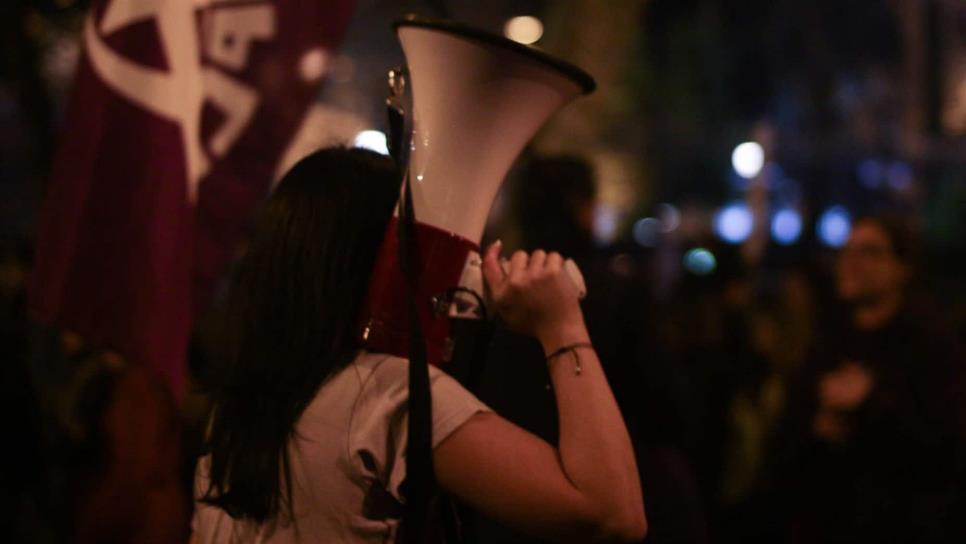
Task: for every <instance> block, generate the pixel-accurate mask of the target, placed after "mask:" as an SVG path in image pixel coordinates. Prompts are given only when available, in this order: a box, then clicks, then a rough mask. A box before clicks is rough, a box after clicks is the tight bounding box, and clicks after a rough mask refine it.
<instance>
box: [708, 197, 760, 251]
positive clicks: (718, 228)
mask: <svg viewBox="0 0 966 544" xmlns="http://www.w3.org/2000/svg"><path fill="white" fill-rule="evenodd" d="M754 223H755V220H754V216H753V215H752V213H751V210H750V209H749V208H748V206H746V205H744V204H741V203H734V204H729V205H727V206H725V207H724V208H722V209H721V210H720V211H719V212H718V213H717V214H715V216H714V231H715V233H716V234H717V235H718V236H719V237H720V238H721V239H722V240H724V241H725V242H728V243H730V244H740V243H741V242H744V241H745V240H746V239H747V238H748V236H750V235H751V229H752V227H753V226H754Z"/></svg>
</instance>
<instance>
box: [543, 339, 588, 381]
mask: <svg viewBox="0 0 966 544" xmlns="http://www.w3.org/2000/svg"><path fill="white" fill-rule="evenodd" d="M579 348H588V349H594V345H593V344H591V343H590V342H578V343H576V344H570V345H567V346H564V347H562V348H560V349H558V350H556V351H554V352H553V353H551V354H550V355H547V363H548V364H549V363H550V362H551V361H553V360H554V359H555V358H557V357H559V356H561V355H563V354H564V353H568V352H569V353H571V354H573V356H574V374H575V375H577V376H580V373H581V372H583V370H584V369H583V367H582V366H581V365H580V355H579V354H577V350H578V349H579Z"/></svg>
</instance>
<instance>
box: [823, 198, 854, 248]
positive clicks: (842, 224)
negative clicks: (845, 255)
mask: <svg viewBox="0 0 966 544" xmlns="http://www.w3.org/2000/svg"><path fill="white" fill-rule="evenodd" d="M815 230H816V233H817V234H818V238H819V240H821V241H822V243H823V244H825V245H826V246H829V247H842V246H844V245H845V242H847V241H848V239H849V234H850V233H851V232H852V217H851V216H850V215H849V211H848V210H847V209H845V207H844V206H832V207H830V208H828V209H827V210H825V211H824V212H822V215H821V216H820V217H819V218H818V224H817V225H816V227H815Z"/></svg>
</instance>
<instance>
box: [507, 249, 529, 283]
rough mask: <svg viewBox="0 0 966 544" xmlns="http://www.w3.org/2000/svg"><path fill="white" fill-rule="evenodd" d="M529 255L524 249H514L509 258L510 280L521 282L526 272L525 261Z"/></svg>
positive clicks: (526, 261)
mask: <svg viewBox="0 0 966 544" xmlns="http://www.w3.org/2000/svg"><path fill="white" fill-rule="evenodd" d="M529 260H530V257H529V256H528V255H527V252H526V251H516V252H514V253H513V257H511V258H510V273H509V274H508V276H509V277H510V281H511V282H514V281H515V282H521V281H523V279H524V278H525V277H526V273H527V263H528V262H529Z"/></svg>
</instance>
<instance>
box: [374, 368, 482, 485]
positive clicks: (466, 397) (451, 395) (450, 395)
mask: <svg viewBox="0 0 966 544" xmlns="http://www.w3.org/2000/svg"><path fill="white" fill-rule="evenodd" d="M429 383H430V389H431V391H432V395H433V440H432V445H433V448H434V449H435V448H436V446H438V445H439V444H440V443H442V442H443V440H446V439H447V438H449V436H450V435H451V434H453V433H454V432H456V430H457V429H459V428H460V427H462V426H463V424H464V423H466V422H467V421H468V420H469V419H470V418H471V417H473V416H474V415H476V414H478V413H481V412H489V411H491V410H490V408H489V407H487V406H486V405H485V404H483V402H482V401H480V400H479V399H477V398H476V397H475V396H474V395H473V394H472V393H470V392H469V391H467V390H466V389H465V388H464V387H463V386H462V385H460V383H459V382H458V381H456V380H455V379H453V378H452V377H451V376H449V375H448V374H446V373H445V372H443V371H442V370H440V369H438V368H436V367H434V366H430V367H429ZM404 384H405V386H406V388H407V398H408V387H409V382H408V380H406V381H405V382H404ZM408 424H409V417H408V412H406V413H404V415H403V416H402V417H399V418H396V425H394V426H393V429H392V432H393V433H395V435H396V437H397V438H396V440H394V441H393V442H394V443H395V444H396V449H395V452H394V454H395V459H393V462H392V465H391V469H390V472H389V482H388V485H387V488H388V489H389V492H390V493H392V494H393V495H394V496H395V497H397V498H399V497H400V494H399V486H400V485H402V482H403V481H404V480H405V479H406V444H407V443H408V432H407V429H408Z"/></svg>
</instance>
